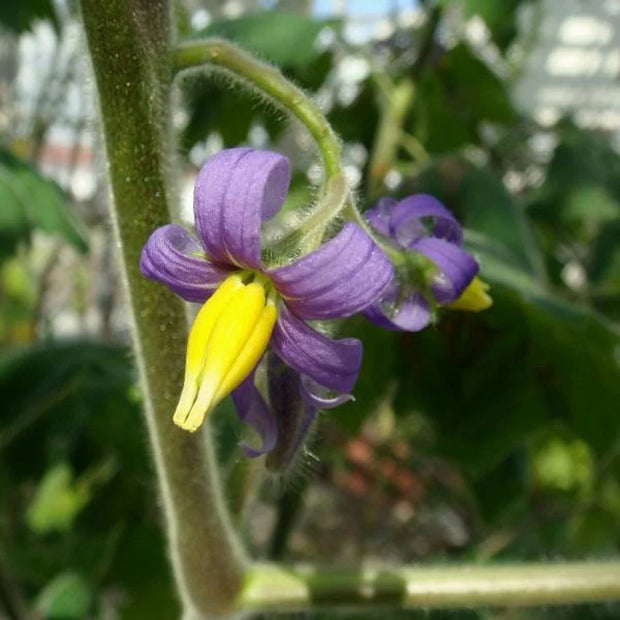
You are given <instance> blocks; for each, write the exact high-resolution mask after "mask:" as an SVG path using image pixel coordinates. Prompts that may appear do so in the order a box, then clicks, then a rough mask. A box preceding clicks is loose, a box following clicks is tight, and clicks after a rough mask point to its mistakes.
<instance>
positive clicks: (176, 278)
mask: <svg viewBox="0 0 620 620" xmlns="http://www.w3.org/2000/svg"><path fill="white" fill-rule="evenodd" d="M201 255H204V249H203V248H202V246H201V245H200V243H199V242H198V240H197V239H195V238H194V237H192V235H190V234H189V233H188V232H187V231H186V230H185V228H182V227H181V226H175V225H174V224H169V225H167V226H162V227H161V228H158V229H157V230H156V231H155V232H154V233H153V234H152V235H151V236H150V237H149V239H148V241H147V242H146V245H145V246H144V248H143V250H142V255H141V256H140V271H142V273H143V274H144V275H145V276H146V277H147V278H151V279H152V280H157V281H158V282H161V283H162V284H165V285H166V286H168V287H169V288H171V289H172V290H173V291H174V292H175V293H176V294H177V295H179V296H181V297H182V298H183V299H186V300H187V301H194V302H204V301H206V300H207V299H208V298H209V297H210V296H211V294H212V293H213V291H214V290H215V288H216V287H217V285H218V284H219V283H220V282H221V281H222V280H223V279H224V278H226V277H227V276H228V275H229V273H230V270H229V269H228V267H225V266H224V267H221V266H217V265H214V264H213V263H211V262H210V261H208V260H207V259H206V258H203V257H202V256H201Z"/></svg>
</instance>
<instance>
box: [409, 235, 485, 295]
mask: <svg viewBox="0 0 620 620" xmlns="http://www.w3.org/2000/svg"><path fill="white" fill-rule="evenodd" d="M412 249H414V250H417V251H418V252H422V254H424V255H425V256H427V257H428V258H430V259H431V260H432V261H433V262H434V263H435V264H436V265H437V267H438V268H439V274H438V275H437V278H436V280H435V282H434V284H433V285H432V289H433V294H434V295H435V297H436V299H437V301H438V302H439V303H441V304H447V303H451V302H453V301H455V300H457V299H458V298H459V297H460V296H461V294H462V293H463V291H464V290H465V289H466V288H467V286H468V285H469V283H470V282H471V281H472V280H473V279H474V277H475V276H476V274H477V273H478V270H479V267H478V263H477V262H476V260H475V259H474V257H473V256H471V254H468V253H467V252H466V251H465V250H463V249H462V248H460V247H458V246H456V245H454V244H453V243H449V242H447V241H444V240H443V239H434V238H432V237H429V238H427V239H420V240H419V241H417V242H416V243H415V244H414V245H413V247H412Z"/></svg>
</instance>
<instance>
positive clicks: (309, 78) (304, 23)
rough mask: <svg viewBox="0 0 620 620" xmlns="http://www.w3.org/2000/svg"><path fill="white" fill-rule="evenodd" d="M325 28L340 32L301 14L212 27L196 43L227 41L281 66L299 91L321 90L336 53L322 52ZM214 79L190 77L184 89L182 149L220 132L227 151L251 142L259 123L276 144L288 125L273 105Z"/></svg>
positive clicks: (278, 14) (225, 22)
mask: <svg viewBox="0 0 620 620" xmlns="http://www.w3.org/2000/svg"><path fill="white" fill-rule="evenodd" d="M325 28H332V29H336V30H337V29H339V28H340V22H339V21H337V20H316V19H313V18H311V17H308V16H306V15H302V14H299V13H287V12H282V11H277V12H269V13H257V14H255V15H246V16H243V17H239V18H236V19H222V20H218V21H215V22H213V23H212V24H210V25H209V26H208V27H207V28H206V29H204V30H202V31H201V32H200V33H198V34H197V35H195V37H194V38H196V37H209V36H222V37H224V38H226V39H230V40H232V41H235V42H237V43H239V44H240V45H242V46H243V47H245V48H247V49H248V50H250V51H252V52H254V53H255V54H257V55H258V56H259V57H262V58H264V59H265V60H268V61H271V62H274V63H276V64H278V65H279V68H280V69H281V70H282V71H283V73H284V74H285V75H286V76H287V77H289V78H291V79H292V80H294V81H295V82H298V83H299V84H300V86H302V87H304V88H307V89H310V90H316V89H317V88H319V86H320V85H321V84H322V83H323V81H324V79H325V77H326V75H327V73H328V72H329V70H330V69H331V62H332V56H331V53H329V52H325V51H322V50H321V49H320V47H319V46H318V45H317V37H318V35H319V33H320V32H321V31H323V30H324V29H325ZM223 83H224V82H223V80H222V81H220V80H219V79H218V77H217V74H216V78H215V79H214V76H213V74H210V75H206V76H205V75H192V76H188V77H187V78H186V79H185V80H184V82H183V85H182V91H183V98H184V102H185V106H186V109H187V111H188V116H189V119H188V122H187V124H186V126H185V128H184V129H183V132H182V135H181V146H182V149H183V150H184V151H189V150H190V149H191V148H192V146H194V145H195V144H196V143H197V142H199V141H200V140H204V139H205V138H206V137H207V135H208V134H209V132H210V131H216V132H218V133H219V134H220V135H221V136H222V139H223V141H224V145H225V146H227V147H230V146H236V145H238V144H241V143H243V142H245V141H247V136H248V131H249V130H250V128H251V127H252V125H253V124H254V123H260V124H261V125H262V126H263V127H264V128H265V129H266V130H267V132H268V133H269V135H270V137H271V138H272V140H273V139H275V138H276V137H277V135H278V134H279V133H280V132H281V131H282V129H283V127H284V126H285V123H286V122H287V121H288V119H286V118H284V117H283V115H282V112H281V111H280V110H278V109H275V108H274V107H273V105H272V104H271V103H265V102H264V100H261V98H260V97H259V96H258V95H257V94H256V93H253V92H251V91H250V90H249V89H248V88H246V87H240V86H237V87H236V88H234V89H232V88H230V84H229V83H228V82H226V87H223Z"/></svg>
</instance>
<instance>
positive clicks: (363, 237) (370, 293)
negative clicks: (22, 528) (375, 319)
mask: <svg viewBox="0 0 620 620" xmlns="http://www.w3.org/2000/svg"><path fill="white" fill-rule="evenodd" d="M269 275H270V277H271V279H272V280H273V282H274V283H275V285H276V288H277V289H278V291H279V292H280V293H281V294H282V295H283V296H284V297H285V298H286V303H287V305H288V306H289V308H291V310H293V311H294V312H295V314H297V315H298V316H300V317H303V318H305V319H333V318H339V317H345V316H351V315H352V314H355V313H356V312H359V311H360V310H363V309H364V308H365V307H367V306H368V305H369V304H371V303H372V302H373V301H374V300H375V299H376V298H377V297H378V296H379V295H380V294H381V291H382V290H383V289H384V288H385V287H386V286H387V284H388V283H389V282H390V280H391V279H392V277H393V275H394V270H393V267H392V263H391V262H390V260H389V259H388V257H387V256H386V255H385V254H384V252H383V250H381V249H380V248H379V247H378V246H377V245H376V244H375V242H374V241H373V240H372V239H371V238H370V237H369V236H368V235H367V234H366V233H365V232H364V231H363V230H362V229H361V228H360V227H359V226H358V225H357V224H353V223H351V222H349V223H347V224H346V225H345V226H344V228H343V229H342V230H341V231H340V232H339V233H338V235H336V237H334V238H333V239H331V240H330V241H328V242H327V243H325V244H324V245H322V246H321V247H320V248H319V249H318V250H316V251H314V252H311V253H310V254H307V255H306V256H304V257H302V258H300V259H299V260H297V261H295V262H294V263H292V264H290V265H286V266H284V267H278V268H276V269H274V270H273V271H271V272H270V274H269Z"/></svg>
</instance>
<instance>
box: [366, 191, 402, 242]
mask: <svg viewBox="0 0 620 620" xmlns="http://www.w3.org/2000/svg"><path fill="white" fill-rule="evenodd" d="M397 204H398V200H396V199H395V198H390V197H386V198H380V199H379V200H378V201H377V203H376V204H375V206H374V207H373V208H372V209H368V211H365V212H364V217H365V218H366V219H367V220H368V222H370V225H371V226H372V227H373V228H374V229H375V230H376V231H377V232H378V233H379V234H380V235H383V236H384V237H389V236H390V219H391V217H392V211H393V210H394V207H395V206H396V205H397Z"/></svg>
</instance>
